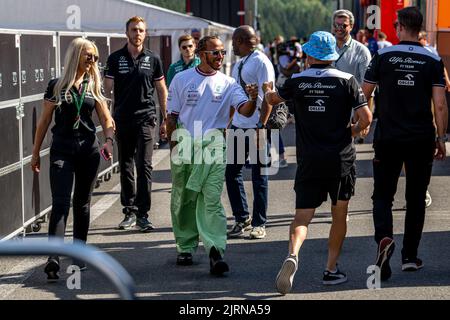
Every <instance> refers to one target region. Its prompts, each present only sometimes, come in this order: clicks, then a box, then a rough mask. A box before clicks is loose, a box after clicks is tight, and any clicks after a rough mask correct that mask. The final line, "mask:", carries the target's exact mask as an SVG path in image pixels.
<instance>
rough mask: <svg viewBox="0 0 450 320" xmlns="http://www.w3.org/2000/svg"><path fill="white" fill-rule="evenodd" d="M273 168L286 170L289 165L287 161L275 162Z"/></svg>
mask: <svg viewBox="0 0 450 320" xmlns="http://www.w3.org/2000/svg"><path fill="white" fill-rule="evenodd" d="M273 166H274V167H275V168H286V167H287V166H288V163H287V161H286V159H281V160H278V161H274V163H273Z"/></svg>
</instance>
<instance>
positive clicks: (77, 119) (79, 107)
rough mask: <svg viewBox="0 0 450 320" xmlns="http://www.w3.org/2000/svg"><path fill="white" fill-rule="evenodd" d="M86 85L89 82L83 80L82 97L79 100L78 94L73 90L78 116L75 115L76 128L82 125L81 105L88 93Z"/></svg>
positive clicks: (74, 126)
mask: <svg viewBox="0 0 450 320" xmlns="http://www.w3.org/2000/svg"><path fill="white" fill-rule="evenodd" d="M86 86H87V83H86V82H84V81H83V84H82V85H81V97H80V99H79V100H78V97H77V94H76V93H73V92H72V97H73V100H74V102H75V107H76V108H77V116H76V117H75V123H74V124H73V129H74V130H76V129H78V127H79V126H80V111H81V106H82V105H83V102H84V96H85V95H86Z"/></svg>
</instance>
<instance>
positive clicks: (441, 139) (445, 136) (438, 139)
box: [436, 134, 448, 142]
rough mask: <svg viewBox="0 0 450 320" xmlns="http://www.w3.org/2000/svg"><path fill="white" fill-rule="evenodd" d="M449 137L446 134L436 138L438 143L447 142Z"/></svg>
mask: <svg viewBox="0 0 450 320" xmlns="http://www.w3.org/2000/svg"><path fill="white" fill-rule="evenodd" d="M447 141H448V137H447V135H446V134H444V135H443V136H442V137H436V142H447Z"/></svg>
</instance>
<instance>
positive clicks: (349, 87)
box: [278, 65, 367, 180]
mask: <svg viewBox="0 0 450 320" xmlns="http://www.w3.org/2000/svg"><path fill="white" fill-rule="evenodd" d="M278 94H279V95H280V97H281V98H283V99H284V100H292V101H293V102H294V115H295V127H296V136H297V137H296V147H297V164H298V169H297V170H298V172H297V178H298V179H300V180H308V179H333V178H339V177H344V176H346V175H348V174H349V173H350V169H351V168H352V167H353V165H354V160H355V158H356V154H355V147H354V145H353V139H352V135H351V128H350V117H351V113H352V109H353V110H356V109H359V108H361V107H363V106H366V105H367V100H366V98H365V96H364V93H363V92H362V90H361V88H360V86H359V85H358V83H357V81H356V80H355V77H354V76H352V75H351V74H349V73H345V72H342V71H339V70H337V69H336V68H334V67H332V66H329V65H312V66H311V68H310V69H308V70H306V71H304V72H302V73H299V74H295V75H293V77H292V78H291V79H288V80H287V81H286V83H285V85H284V86H283V87H282V88H280V89H279V91H278Z"/></svg>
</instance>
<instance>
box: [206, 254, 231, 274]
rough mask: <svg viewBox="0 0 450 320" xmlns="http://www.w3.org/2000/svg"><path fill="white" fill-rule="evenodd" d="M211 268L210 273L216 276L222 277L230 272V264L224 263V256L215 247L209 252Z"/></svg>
mask: <svg viewBox="0 0 450 320" xmlns="http://www.w3.org/2000/svg"><path fill="white" fill-rule="evenodd" d="M209 267H210V269H209V271H210V273H211V274H212V275H215V276H221V275H223V274H224V273H225V272H228V271H229V270H230V268H229V267H228V264H227V263H226V262H225V261H223V259H222V256H221V255H220V253H219V251H217V249H216V248H215V247H212V248H211V251H210V252H209Z"/></svg>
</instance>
